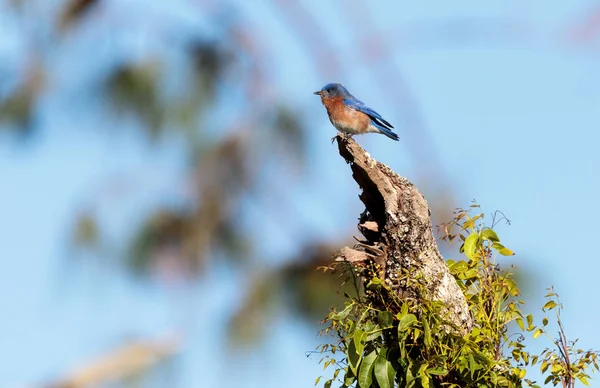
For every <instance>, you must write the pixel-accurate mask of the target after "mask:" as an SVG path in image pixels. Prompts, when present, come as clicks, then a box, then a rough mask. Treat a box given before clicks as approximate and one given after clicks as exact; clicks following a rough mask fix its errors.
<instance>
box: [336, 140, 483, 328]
mask: <svg viewBox="0 0 600 388" xmlns="http://www.w3.org/2000/svg"><path fill="white" fill-rule="evenodd" d="M337 142H338V147H339V152H340V155H341V156H342V157H343V158H344V159H345V160H346V162H348V163H349V164H350V167H351V168H352V176H353V177H354V179H355V180H356V182H357V183H358V185H359V186H360V187H361V189H362V193H361V194H360V199H361V201H362V202H363V203H364V204H365V207H366V210H365V211H364V212H363V213H362V214H361V216H360V219H359V224H358V229H359V231H360V232H361V233H362V234H363V235H364V236H365V239H366V241H364V242H363V243H361V244H357V245H356V246H354V247H353V248H349V247H345V248H343V249H342V250H341V251H340V252H339V258H338V260H345V261H348V262H351V263H354V264H357V263H359V262H362V261H365V260H374V262H375V263H377V264H378V265H379V268H380V276H381V278H382V280H383V281H385V283H386V284H387V285H388V286H390V288H391V289H392V290H393V291H394V292H396V293H397V294H398V295H400V296H401V297H411V295H412V296H414V295H415V292H420V293H421V294H422V293H423V292H422V291H417V290H416V288H415V287H414V286H411V284H410V282H407V281H406V280H405V279H403V276H401V275H402V273H404V274H406V273H409V274H414V275H415V277H417V276H418V275H419V274H421V275H422V276H421V277H420V280H419V281H420V282H421V284H422V285H423V286H424V287H418V288H419V289H421V290H422V289H425V290H427V291H426V294H427V295H418V297H420V298H425V299H428V300H435V301H441V302H443V303H444V305H445V306H446V309H447V313H448V319H449V320H450V321H451V322H452V323H454V324H455V325H456V326H457V327H459V328H460V329H459V330H460V331H461V332H462V333H463V334H464V333H466V332H468V331H469V330H470V329H471V327H472V326H473V319H472V317H471V314H470V312H469V309H468V306H467V303H466V301H465V298H464V295H463V293H462V291H461V290H460V288H459V286H458V285H457V284H456V280H455V279H454V277H453V276H452V275H451V274H450V271H449V270H448V267H447V266H446V263H445V262H444V260H443V258H442V255H441V254H440V252H439V249H438V246H437V243H436V241H435V238H434V236H433V231H432V228H431V218H430V211H429V207H428V206H427V201H426V200H425V198H424V197H423V195H422V194H421V193H419V191H418V190H417V188H416V187H415V186H414V185H413V184H412V183H410V182H409V181H408V180H407V179H406V178H404V177H401V176H399V175H398V174H396V173H395V172H394V171H392V170H391V169H390V168H389V167H388V166H386V165H384V164H382V163H380V162H378V161H376V160H375V159H373V158H371V156H370V155H369V154H368V153H367V152H366V151H365V150H364V149H363V148H362V147H360V146H359V145H358V144H356V142H355V141H354V140H352V139H346V138H344V137H342V136H340V135H338V136H337ZM373 248H375V249H373Z"/></svg>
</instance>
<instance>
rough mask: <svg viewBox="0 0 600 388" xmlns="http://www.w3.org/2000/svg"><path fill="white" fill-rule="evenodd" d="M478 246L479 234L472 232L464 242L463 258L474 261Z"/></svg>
mask: <svg viewBox="0 0 600 388" xmlns="http://www.w3.org/2000/svg"><path fill="white" fill-rule="evenodd" d="M478 244H479V233H477V232H473V233H471V234H470V235H469V237H467V239H466V240H465V256H467V257H468V258H469V259H471V260H473V259H475V257H476V256H475V252H477V245H478Z"/></svg>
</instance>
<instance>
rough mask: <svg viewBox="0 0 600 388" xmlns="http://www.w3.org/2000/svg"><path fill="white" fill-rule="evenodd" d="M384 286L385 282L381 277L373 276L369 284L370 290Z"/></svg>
mask: <svg viewBox="0 0 600 388" xmlns="http://www.w3.org/2000/svg"><path fill="white" fill-rule="evenodd" d="M382 286H383V282H382V281H381V279H379V278H372V279H371V281H369V283H368V284H367V288H368V289H369V290H378V289H380V288H381V287H382Z"/></svg>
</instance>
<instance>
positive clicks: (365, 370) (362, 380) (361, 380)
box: [358, 350, 377, 388]
mask: <svg viewBox="0 0 600 388" xmlns="http://www.w3.org/2000/svg"><path fill="white" fill-rule="evenodd" d="M376 358H377V351H376V350H373V351H372V352H371V353H369V354H367V356H366V357H365V358H363V360H362V363H361V364H360V368H359V369H358V386H359V387H361V388H369V387H370V386H371V383H372V382H373V366H374V363H375V359H376Z"/></svg>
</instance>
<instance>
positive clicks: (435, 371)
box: [427, 367, 448, 376]
mask: <svg viewBox="0 0 600 388" xmlns="http://www.w3.org/2000/svg"><path fill="white" fill-rule="evenodd" d="M427 373H429V374H430V375H434V376H446V375H447V374H448V370H447V369H444V368H441V367H438V368H434V369H428V370H427Z"/></svg>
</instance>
